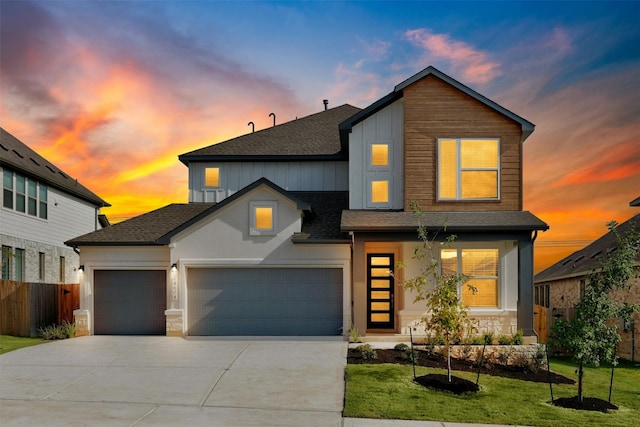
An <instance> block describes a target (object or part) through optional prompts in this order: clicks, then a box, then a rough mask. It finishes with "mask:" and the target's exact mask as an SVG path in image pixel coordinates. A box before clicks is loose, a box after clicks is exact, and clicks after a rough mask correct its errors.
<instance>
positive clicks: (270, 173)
mask: <svg viewBox="0 0 640 427" xmlns="http://www.w3.org/2000/svg"><path fill="white" fill-rule="evenodd" d="M208 167H216V168H220V185H219V187H217V188H207V187H205V185H204V174H205V169H206V168H208ZM348 168H349V165H348V162H338V161H311V162H296V161H292V162H220V163H214V162H211V163H192V164H191V165H190V166H189V201H190V202H216V201H221V200H223V199H224V198H226V197H229V196H231V195H233V194H234V193H236V192H237V191H239V190H241V189H243V188H244V187H246V186H247V185H249V184H251V183H253V182H255V181H257V180H259V179H260V178H267V179H268V180H269V181H271V182H273V183H274V184H276V185H278V186H280V187H282V188H284V189H286V190H289V191H347V190H348Z"/></svg>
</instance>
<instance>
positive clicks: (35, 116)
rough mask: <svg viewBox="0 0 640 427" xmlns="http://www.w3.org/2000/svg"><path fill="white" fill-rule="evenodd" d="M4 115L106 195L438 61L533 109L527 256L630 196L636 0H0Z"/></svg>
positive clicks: (469, 81)
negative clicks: (204, 150)
mask: <svg viewBox="0 0 640 427" xmlns="http://www.w3.org/2000/svg"><path fill="white" fill-rule="evenodd" d="M0 31H1V33H0V126H2V127H3V128H5V129H6V130H7V131H8V132H10V133H12V134H13V135H14V136H16V137H17V138H18V139H20V140H21V141H23V142H25V143H26V144H28V145H29V146H31V147H32V148H33V149H35V150H36V151H38V152H39V153H40V154H41V155H43V156H44V157H46V158H47V159H48V160H50V161H51V162H53V163H54V164H56V165H57V166H58V167H60V168H61V169H62V170H64V171H65V172H67V173H68V174H70V175H71V176H72V177H74V178H78V180H79V181H80V182H81V183H83V184H84V185H85V186H87V187H88V188H90V189H91V190H92V191H94V192H95V193H96V194H98V195H99V196H101V197H102V198H103V199H105V200H107V201H108V202H109V203H111V204H112V205H113V206H112V207H110V208H106V209H103V213H105V214H107V216H108V217H109V218H110V219H111V220H112V222H117V221H119V220H122V219H124V218H128V217H131V216H135V215H138V214H141V213H144V212H146V211H149V210H151V209H155V208H158V207H160V206H164V205H166V204H168V203H172V202H186V201H187V197H188V194H187V168H186V167H185V166H184V165H183V164H182V163H180V162H179V161H178V158H177V156H178V154H181V153H184V152H187V151H190V150H193V149H196V148H200V147H203V146H207V145H210V144H213V143H215V142H219V141H223V140H226V139H229V138H232V137H235V136H238V135H242V134H245V133H248V132H250V131H251V128H250V127H248V126H247V123H248V122H249V121H253V122H254V123H255V126H256V130H259V129H263V128H265V127H268V126H270V125H271V124H272V118H271V117H269V113H271V112H273V113H275V114H276V116H277V122H278V123H283V122H286V121H289V120H292V119H294V118H295V117H302V116H306V115H308V114H311V113H314V112H318V111H321V110H322V108H323V105H322V100H323V99H328V100H329V106H330V107H336V106H339V105H342V104H344V103H349V104H352V105H355V106H357V107H361V108H364V107H366V106H368V105H369V104H370V103H372V102H373V101H375V100H377V99H379V98H380V97H382V96H384V95H386V94H387V93H389V92H391V91H392V90H393V87H394V85H396V84H397V83H399V82H401V81H402V80H404V79H405V78H407V77H409V76H411V75H413V74H415V73H416V72H418V71H420V70H422V69H423V68H425V67H427V66H429V65H433V66H435V67H436V68H438V69H440V70H441V71H443V72H444V73H446V74H448V75H450V76H451V77H453V78H455V79H457V80H459V81H461V82H462V83H464V84H466V85H468V86H470V87H471V88H473V89H475V90H477V91H478V92H480V93H482V94H483V95H485V96H487V97H489V98H491V99H492V100H494V101H496V102H498V103H499V104H501V105H502V106H504V107H505V108H507V109H509V110H511V111H513V112H514V113H516V114H518V115H520V116H522V117H524V118H526V119H527V120H529V121H531V122H533V123H535V124H536V131H535V132H534V133H533V135H532V136H531V137H529V139H528V140H527V141H526V142H525V144H524V208H525V209H526V210H530V211H532V212H533V213H534V214H535V215H537V216H538V217H540V218H541V219H542V220H544V221H545V222H547V223H548V224H549V225H550V226H551V229H550V230H549V231H547V232H545V233H542V234H540V235H539V236H538V240H537V245H536V271H539V270H540V269H542V268H544V267H547V266H548V265H550V264H552V263H553V262H555V261H558V260H559V259H560V258H561V257H563V256H565V255H567V254H569V253H571V252H573V251H575V250H577V249H579V248H581V247H583V246H585V245H586V244H588V243H589V242H591V241H592V240H594V239H595V238H597V237H598V236H600V235H602V234H604V232H605V231H606V227H605V223H606V222H607V221H609V220H617V221H619V222H622V221H625V220H626V219H628V218H630V217H631V216H632V215H634V214H635V213H640V209H639V208H631V207H629V202H630V201H631V200H633V199H635V198H636V197H638V196H640V101H639V100H640V2H638V1H625V2H593V1H591V2H417V1H414V2H400V1H396V2H366V1H363V2H320V1H318V2H300V3H298V2H218V1H180V2H172V1H127V2H125V1H115V2H111V1H95V2H94V1H89V2H81V1H42V2H28V1H5V0H0Z"/></svg>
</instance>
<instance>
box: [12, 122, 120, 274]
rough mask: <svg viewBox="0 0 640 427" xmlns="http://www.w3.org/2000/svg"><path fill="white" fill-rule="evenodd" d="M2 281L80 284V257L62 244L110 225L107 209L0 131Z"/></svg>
mask: <svg viewBox="0 0 640 427" xmlns="http://www.w3.org/2000/svg"><path fill="white" fill-rule="evenodd" d="M0 174H1V175H2V194H1V195H0V244H1V245H2V276H1V278H2V279H5V280H15V281H20V282H30V283H78V267H79V266H80V257H79V256H78V253H77V252H75V251H74V250H73V249H72V248H70V247H68V246H66V245H65V244H64V242H65V241H66V240H68V239H70V238H72V237H75V236H77V235H79V234H84V233H88V232H90V231H95V230H98V229H101V228H102V227H103V225H106V224H108V222H107V221H106V217H104V216H103V215H100V208H101V207H106V206H110V205H109V204H108V203H107V202H105V201H104V200H102V199H101V198H100V197H98V196H97V195H96V194H94V193H92V192H91V191H90V190H88V189H87V188H86V187H84V186H82V184H80V183H79V182H78V181H77V180H76V179H73V178H72V177H70V176H69V175H67V174H66V173H64V172H63V171H62V170H60V169H59V168H57V167H56V166H55V165H53V164H52V163H51V162H49V161H48V160H47V159H45V158H44V157H42V156H40V155H39V154H38V153H36V152H35V151H33V150H32V149H31V148H29V147H28V146H27V145H26V144H24V143H23V142H21V141H19V140H18V139H17V138H15V137H14V136H13V135H11V134H10V133H9V132H7V131H6V130H4V129H2V128H0Z"/></svg>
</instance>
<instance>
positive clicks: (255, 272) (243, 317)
mask: <svg viewBox="0 0 640 427" xmlns="http://www.w3.org/2000/svg"><path fill="white" fill-rule="evenodd" d="M187 288H188V293H189V296H188V318H189V320H188V323H189V330H188V334H189V335H266V336H268V335H273V336H277V335H280V336H284V335H307V336H309V335H339V334H340V333H341V329H340V328H341V327H342V269H340V268H208V269H199V268H194V269H189V270H188V285H187Z"/></svg>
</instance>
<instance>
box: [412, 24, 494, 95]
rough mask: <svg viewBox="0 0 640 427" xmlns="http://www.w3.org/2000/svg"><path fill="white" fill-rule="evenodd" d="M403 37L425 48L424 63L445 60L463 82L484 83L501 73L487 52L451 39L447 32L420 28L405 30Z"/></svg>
mask: <svg viewBox="0 0 640 427" xmlns="http://www.w3.org/2000/svg"><path fill="white" fill-rule="evenodd" d="M405 37H406V38H407V39H408V40H409V41H411V42H412V43H414V44H415V45H418V46H420V47H421V48H423V49H424V50H425V58H424V59H423V62H424V63H426V64H430V63H433V62H435V61H437V60H440V59H444V60H447V61H449V63H450V64H451V67H452V68H453V69H454V70H456V71H457V72H459V73H461V76H462V79H463V81H465V82H468V83H481V84H484V83H488V82H489V81H491V80H493V79H494V78H496V77H498V76H499V75H500V74H501V72H500V69H499V68H500V64H498V63H497V62H492V61H490V60H489V58H488V54H487V53H485V52H482V51H479V50H477V49H475V48H473V47H472V46H471V45H469V44H467V43H465V42H461V41H456V40H452V39H451V37H450V36H449V35H447V34H434V33H433V32H431V31H430V30H428V29H425V28H420V29H417V30H407V31H406V32H405Z"/></svg>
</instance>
